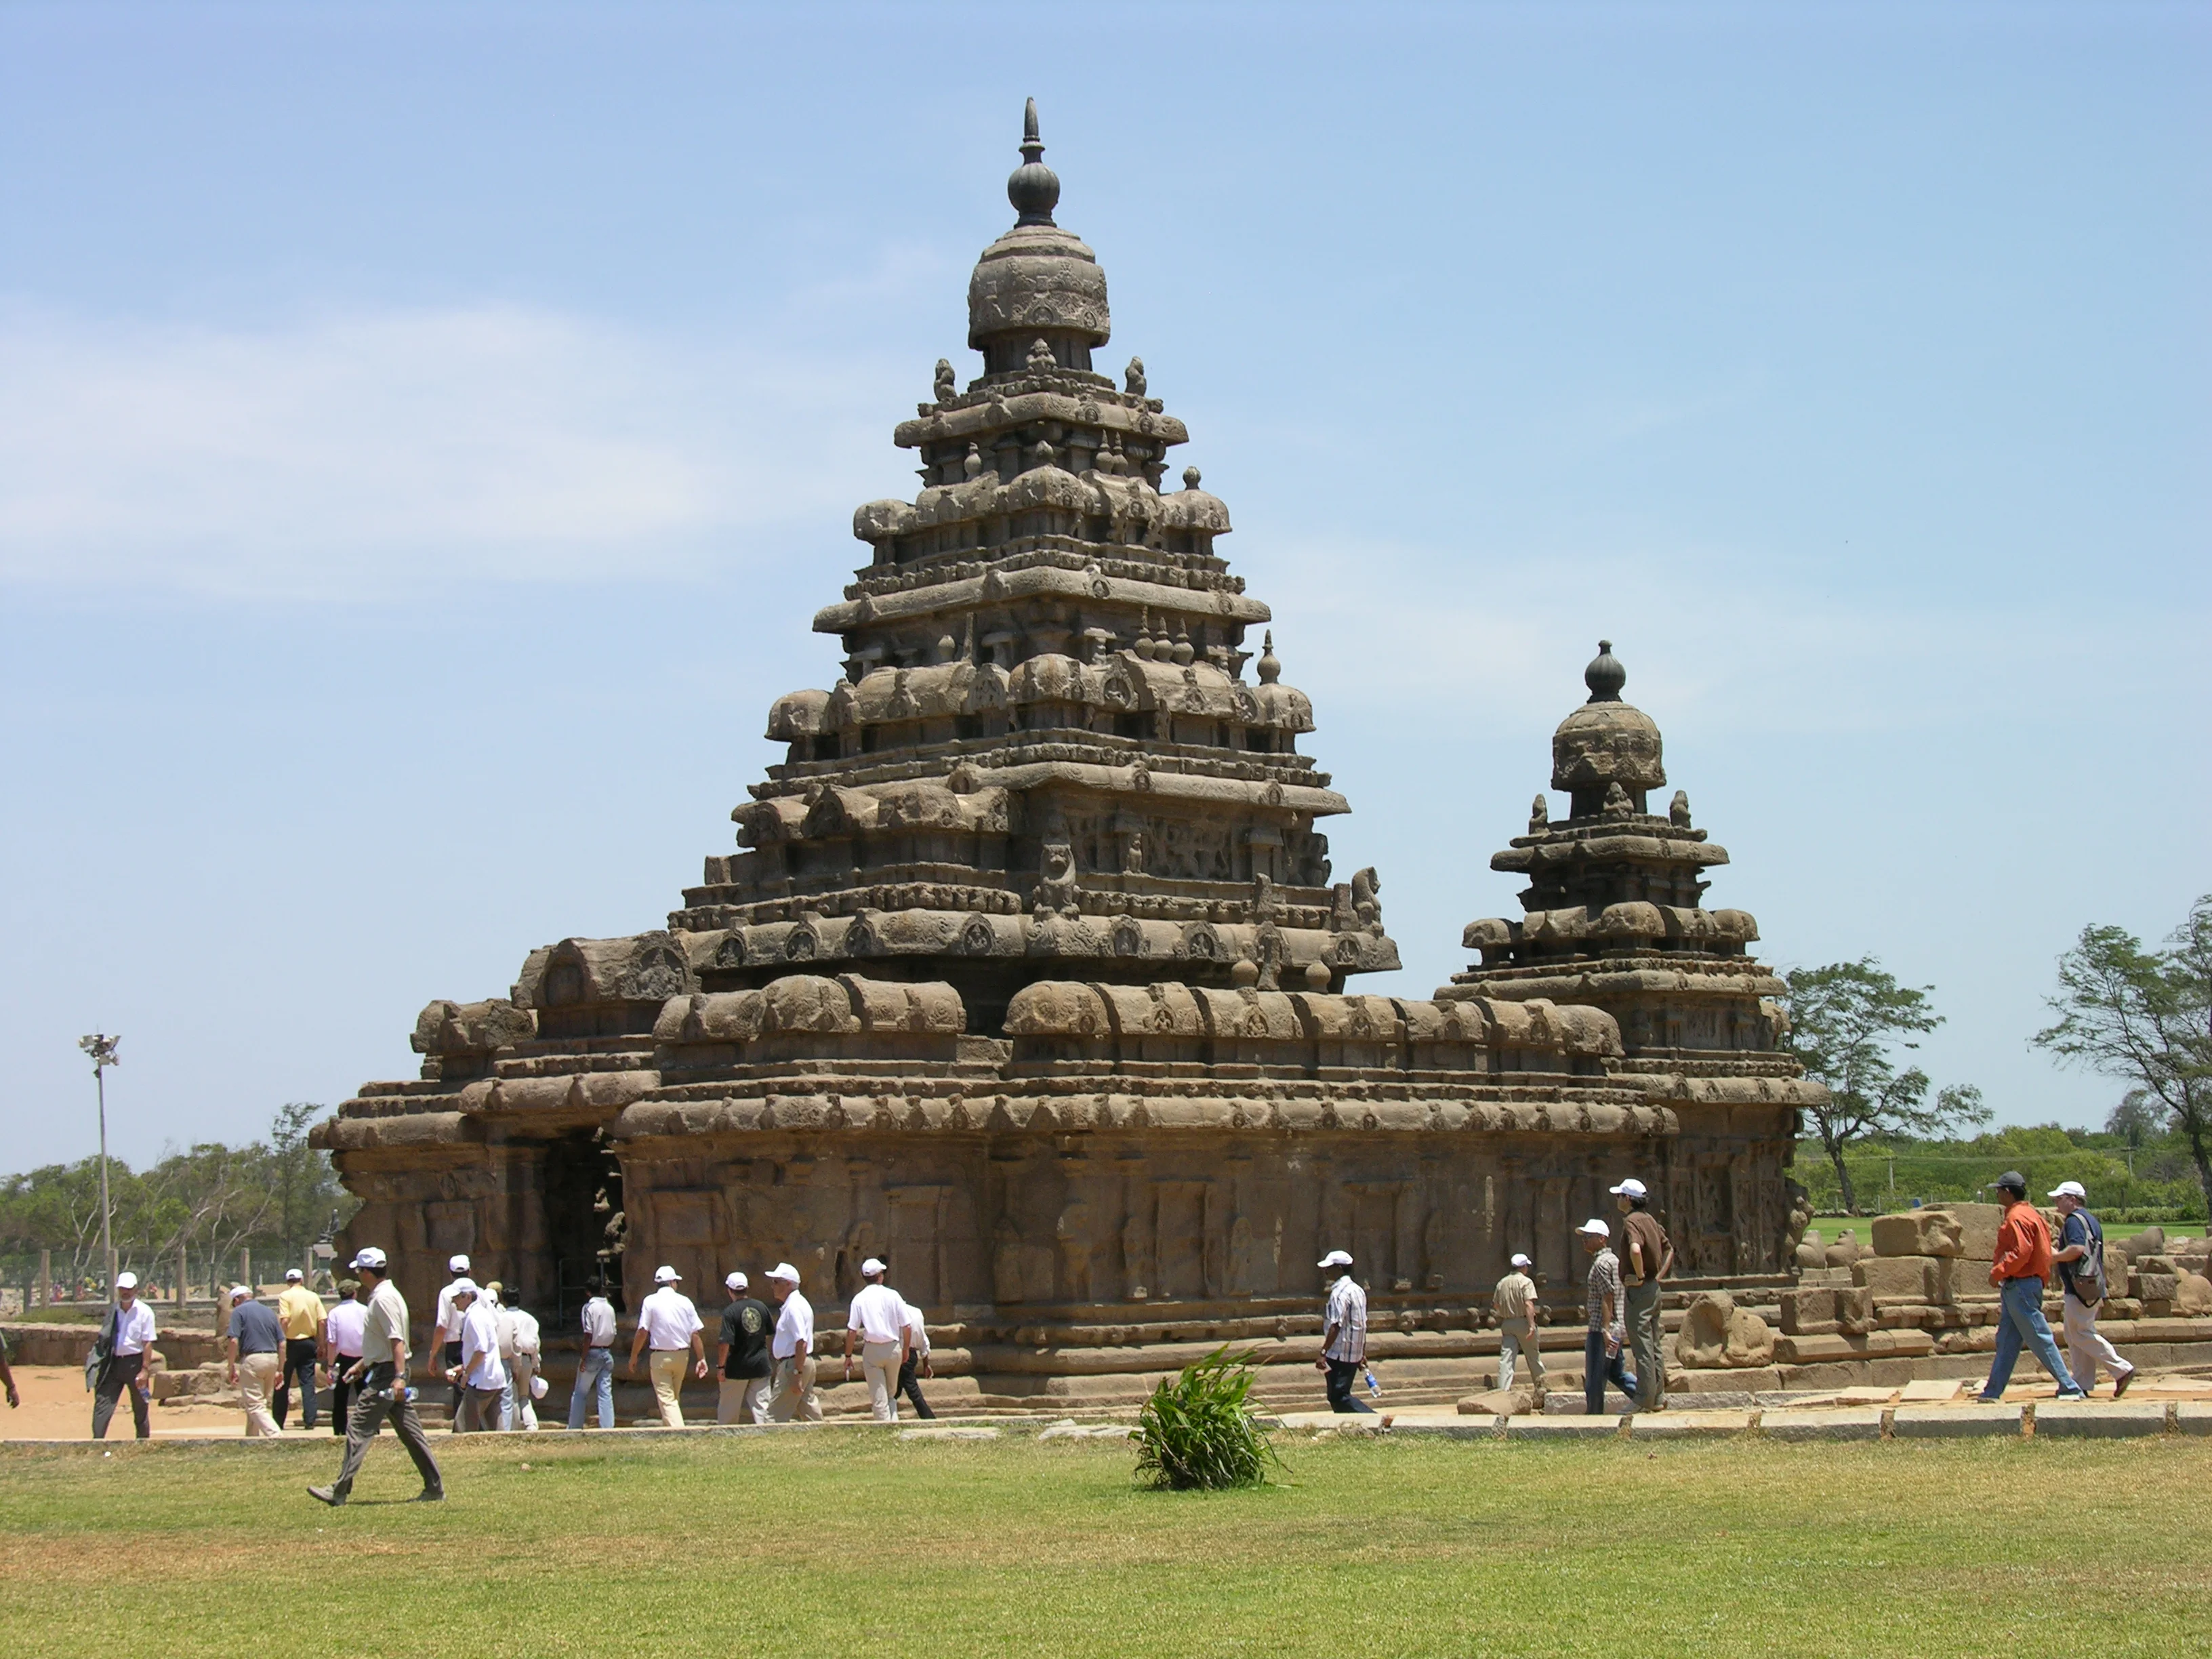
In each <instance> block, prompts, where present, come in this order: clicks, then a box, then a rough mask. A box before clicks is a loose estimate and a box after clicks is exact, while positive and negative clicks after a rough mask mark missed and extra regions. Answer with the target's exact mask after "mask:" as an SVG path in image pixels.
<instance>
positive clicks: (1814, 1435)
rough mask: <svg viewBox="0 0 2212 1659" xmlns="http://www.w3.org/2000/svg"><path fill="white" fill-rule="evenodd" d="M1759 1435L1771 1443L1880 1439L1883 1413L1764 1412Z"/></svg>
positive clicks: (1860, 1409) (1860, 1410)
mask: <svg viewBox="0 0 2212 1659" xmlns="http://www.w3.org/2000/svg"><path fill="white" fill-rule="evenodd" d="M1759 1433H1760V1434H1762V1435H1765V1437H1767V1438H1768V1439H1770V1440H1784V1441H1791V1442H1796V1441H1808V1440H1879V1439H1881V1411H1880V1410H1879V1409H1878V1408H1875V1407H1858V1408H1857V1409H1854V1410H1850V1411H1774V1412H1762V1413H1759Z"/></svg>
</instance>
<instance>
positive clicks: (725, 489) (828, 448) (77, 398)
mask: <svg viewBox="0 0 2212 1659" xmlns="http://www.w3.org/2000/svg"><path fill="white" fill-rule="evenodd" d="M836 368H837V371H838V372H836V373H834V374H823V372H822V369H823V365H822V363H821V362H820V361H819V359H818V358H817V359H815V360H813V361H811V362H807V363H805V364H803V365H802V364H801V363H800V362H798V361H796V360H795V359H793V358H792V357H791V356H789V355H788V354H787V353H786V352H785V351H783V350H782V349H777V348H767V349H762V348H759V347H757V346H755V345H752V344H750V343H735V342H723V343H709V344H708V345H706V346H704V347H702V346H701V345H700V343H697V342H696V341H692V342H687V343H685V344H684V346H683V347H682V348H680V349H679V348H678V346H676V345H674V344H672V343H667V342H664V341H660V340H657V339H654V338H652V337H646V336H641V335H639V334H636V333H634V332H629V331H623V330H620V329H616V328H612V327H609V326H606V325H601V324H598V323H594V322H592V321H589V320H586V319H579V318H575V317H571V316H566V315H562V314H560V313H553V312H548V311H540V310H530V309H525V308H520V307H465V308H448V309H418V310H398V309H385V310H377V311H366V312H347V313H325V314H321V315H317V316H313V317H309V318H307V319H301V320H298V321H295V322H293V323H290V324H288V325H284V326H282V327H276V328H270V329H266V330H260V331H228V332H226V331H217V330H214V329H210V328H206V327H197V326H163V325H150V324H144V323H135V322H134V323H107V322H103V321H97V320H94V319H85V318H82V317H77V316H71V315H67V314H62V313H55V312H52V311H46V310H40V309H36V308H33V307H26V306H9V307H0V581H8V582H16V583H39V584H108V583H115V582H128V583H132V584H143V585H151V586H168V587H175V588H181V589H191V590H202V591H213V592H241V593H251V594H254V595H257V596H261V597H270V596H277V597H287V598H307V599H319V598H346V597H356V596H359V595H362V594H363V593H369V592H380V591H386V590H391V589H394V588H403V587H405V586H409V585H410V584H414V583H417V582H421V581H424V580H450V579H456V578H458V579H464V580H466V579H480V580H565V579H572V578H579V577H590V576H599V575H607V574H625V575H631V576H636V575H649V574H679V573H681V572H682V571H684V570H685V569H687V568H693V567H694V566H696V563H697V562H699V561H701V560H702V559H703V558H704V557H706V556H708V555H709V554H710V553H713V554H714V555H716V556H726V554H727V538H728V536H729V533H730V532H734V531H741V530H746V529H757V528H760V527H763V526H770V525H775V524H781V523H784V522H787V521H795V520H809V519H811V520H814V521H815V522H816V523H817V524H818V523H819V521H820V519H821V517H822V515H823V514H828V515H829V516H830V517H831V519H832V520H833V521H834V520H835V518H836V517H837V516H841V515H842V510H844V508H846V507H848V506H849V501H850V497H851V494H852V483H853V478H852V473H851V468H850V466H849V465H846V466H845V467H843V468H842V469H836V470H832V469H829V468H828V467H826V466H822V465H815V464H813V463H811V460H810V458H811V457H817V456H818V457H824V458H830V457H838V456H850V455H852V454H854V453H860V449H861V446H864V445H866V446H872V447H880V446H881V444H882V441H883V434H882V431H881V426H882V420H881V416H880V413H879V411H880V410H882V409H883V408H884V407H886V406H889V405H888V400H887V398H886V396H885V393H884V390H883V382H884V378H885V375H884V370H883V369H882V368H879V367H878V366H876V365H873V364H868V363H862V362H843V363H841V364H838V365H837V366H836ZM841 472H842V476H841Z"/></svg>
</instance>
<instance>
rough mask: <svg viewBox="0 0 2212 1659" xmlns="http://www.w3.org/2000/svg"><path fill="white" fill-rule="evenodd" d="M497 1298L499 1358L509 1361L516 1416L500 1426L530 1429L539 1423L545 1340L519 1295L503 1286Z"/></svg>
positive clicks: (511, 1390)
mask: <svg viewBox="0 0 2212 1659" xmlns="http://www.w3.org/2000/svg"><path fill="white" fill-rule="evenodd" d="M496 1299H497V1301H498V1303H499V1338H500V1357H501V1358H503V1359H505V1360H506V1361H507V1375H508V1378H509V1381H508V1389H509V1390H510V1392H512V1393H513V1395H514V1415H513V1418H512V1419H507V1420H506V1421H503V1422H502V1423H501V1425H500V1426H501V1428H507V1429H515V1430H520V1431H524V1432H528V1431H532V1430H535V1429H536V1428H537V1426H538V1394H537V1389H538V1358H539V1357H540V1352H541V1346H542V1343H543V1340H544V1339H543V1337H542V1336H541V1334H540V1333H539V1331H538V1318H537V1316H536V1315H534V1314H532V1312H531V1311H530V1310H528V1309H527V1308H526V1307H524V1306H523V1305H522V1298H521V1297H520V1296H518V1295H516V1294H515V1293H514V1291H511V1290H509V1289H508V1288H507V1286H506V1285H501V1286H500V1287H499V1294H498V1297H497V1298H496Z"/></svg>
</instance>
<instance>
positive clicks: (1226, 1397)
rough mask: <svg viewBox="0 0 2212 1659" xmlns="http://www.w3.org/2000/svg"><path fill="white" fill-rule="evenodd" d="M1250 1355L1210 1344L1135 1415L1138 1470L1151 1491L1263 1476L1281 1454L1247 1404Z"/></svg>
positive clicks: (1245, 1482) (1250, 1482)
mask: <svg viewBox="0 0 2212 1659" xmlns="http://www.w3.org/2000/svg"><path fill="white" fill-rule="evenodd" d="M1251 1391H1252V1355H1251V1354H1250V1353H1242V1354H1232V1353H1231V1352H1229V1350H1228V1348H1227V1347H1226V1346H1223V1347H1219V1348H1216V1349H1215V1350H1214V1351H1213V1352H1212V1353H1210V1354H1208V1355H1207V1356H1206V1358H1203V1359H1201V1360H1200V1361H1199V1362H1198V1363H1197V1364H1195V1365H1186V1366H1184V1367H1183V1369H1182V1374H1181V1375H1180V1376H1177V1377H1176V1379H1175V1381H1174V1382H1172V1383H1161V1384H1160V1385H1159V1387H1158V1388H1157V1389H1153V1390H1152V1398H1151V1399H1150V1400H1148V1401H1146V1402H1145V1409H1144V1411H1143V1413H1141V1414H1140V1415H1139V1417H1138V1419H1137V1449H1138V1456H1137V1473H1138V1474H1140V1475H1144V1476H1147V1477H1149V1480H1150V1484H1151V1485H1152V1486H1153V1487H1154V1488H1156V1489H1158V1488H1163V1487H1164V1488H1168V1489H1170V1490H1173V1491H1176V1492H1188V1491H1191V1490H1194V1489H1195V1490H1197V1491H1200V1492H1213V1491H1218V1490H1220V1489H1222V1488H1225V1487H1229V1486H1263V1485H1265V1484H1266V1482H1267V1469H1268V1467H1269V1466H1270V1465H1271V1464H1272V1465H1273V1466H1275V1467H1277V1468H1279V1467H1281V1464H1282V1459H1281V1458H1280V1457H1279V1456H1277V1455H1276V1454H1275V1449H1274V1447H1273V1446H1272V1445H1270V1444H1269V1443H1268V1441H1267V1434H1266V1432H1265V1431H1263V1430H1262V1429H1261V1426H1260V1421H1259V1419H1257V1418H1256V1417H1255V1416H1254V1415H1253V1414H1252V1408H1251V1407H1250V1406H1249V1405H1248V1404H1246V1403H1245V1396H1246V1395H1249V1394H1250V1393H1251Z"/></svg>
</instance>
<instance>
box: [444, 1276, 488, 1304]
mask: <svg viewBox="0 0 2212 1659" xmlns="http://www.w3.org/2000/svg"><path fill="white" fill-rule="evenodd" d="M451 1288H452V1290H453V1300H454V1301H456V1302H458V1301H459V1300H460V1299H461V1298H462V1297H465V1296H477V1295H479V1294H481V1292H479V1291H477V1282H476V1280H475V1279H455V1280H454V1281H453V1285H452V1286H451Z"/></svg>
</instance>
